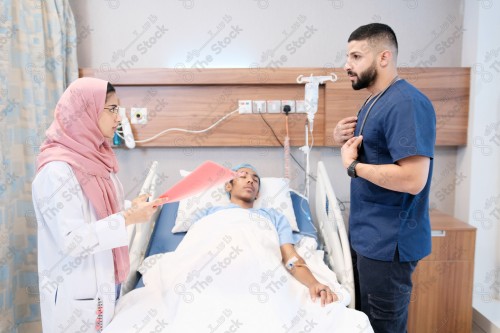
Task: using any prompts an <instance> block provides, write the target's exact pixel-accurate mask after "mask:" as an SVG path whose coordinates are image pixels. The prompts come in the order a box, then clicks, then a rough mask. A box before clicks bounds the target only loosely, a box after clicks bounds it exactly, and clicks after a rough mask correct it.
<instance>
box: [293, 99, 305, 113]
mask: <svg viewBox="0 0 500 333" xmlns="http://www.w3.org/2000/svg"><path fill="white" fill-rule="evenodd" d="M295 112H296V113H306V102H305V101H304V100H300V101H295Z"/></svg>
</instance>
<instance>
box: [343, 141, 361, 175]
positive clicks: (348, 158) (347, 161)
mask: <svg viewBox="0 0 500 333" xmlns="http://www.w3.org/2000/svg"><path fill="white" fill-rule="evenodd" d="M361 141H363V136H362V135H360V136H355V137H353V138H350V139H349V140H347V142H346V143H344V145H343V146H342V148H341V149H340V154H341V155H342V164H343V165H344V168H346V169H347V168H348V167H349V165H351V163H352V162H353V161H354V160H356V159H357V158H358V148H359V145H360V144H361Z"/></svg>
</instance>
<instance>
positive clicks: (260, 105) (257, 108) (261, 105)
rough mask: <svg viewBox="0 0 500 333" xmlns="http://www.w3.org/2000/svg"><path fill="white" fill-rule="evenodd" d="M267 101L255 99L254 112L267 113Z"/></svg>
mask: <svg viewBox="0 0 500 333" xmlns="http://www.w3.org/2000/svg"><path fill="white" fill-rule="evenodd" d="M266 112H267V103H266V101H253V113H266Z"/></svg>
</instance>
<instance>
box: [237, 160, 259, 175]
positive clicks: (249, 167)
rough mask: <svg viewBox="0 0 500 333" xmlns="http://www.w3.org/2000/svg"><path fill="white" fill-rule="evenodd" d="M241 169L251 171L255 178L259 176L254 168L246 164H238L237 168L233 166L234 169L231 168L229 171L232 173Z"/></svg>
mask: <svg viewBox="0 0 500 333" xmlns="http://www.w3.org/2000/svg"><path fill="white" fill-rule="evenodd" d="M242 168H247V169H250V170H253V172H255V173H256V174H257V176H259V173H258V172H257V169H255V167H254V166H253V165H251V164H248V163H240V164H238V165H237V166H235V167H234V168H232V169H231V170H233V171H235V172H236V171H238V170H239V169H242Z"/></svg>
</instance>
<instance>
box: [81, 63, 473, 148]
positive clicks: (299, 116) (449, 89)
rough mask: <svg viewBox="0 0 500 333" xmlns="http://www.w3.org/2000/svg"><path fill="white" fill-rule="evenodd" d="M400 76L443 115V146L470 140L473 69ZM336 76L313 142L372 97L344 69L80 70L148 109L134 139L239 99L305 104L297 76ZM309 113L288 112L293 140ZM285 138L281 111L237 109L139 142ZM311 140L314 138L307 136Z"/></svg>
mask: <svg viewBox="0 0 500 333" xmlns="http://www.w3.org/2000/svg"><path fill="white" fill-rule="evenodd" d="M399 72H400V76H401V77H403V78H405V79H407V80H409V81H410V82H411V83H412V84H414V85H415V86H417V88H419V89H421V90H422V91H423V92H424V93H425V94H426V95H427V96H428V97H429V98H430V99H431V101H432V103H433V105H434V108H435V109H436V116H437V142H436V144H437V145H439V146H460V145H465V144H466V139H467V119H468V107H469V86H470V84H469V80H470V69H469V68H401V69H400V70H399ZM331 73H335V74H336V75H337V77H338V80H337V81H336V82H326V84H324V85H320V87H319V100H318V110H317V113H316V114H315V117H314V130H313V134H312V136H313V137H314V145H315V146H333V145H334V143H333V140H332V133H333V129H334V127H335V125H336V123H337V122H338V120H339V119H342V118H343V117H346V116H351V115H355V114H356V113H357V111H358V109H359V107H360V106H361V104H362V103H363V101H364V100H365V98H366V97H367V96H368V92H367V91H366V90H362V91H354V90H353V89H352V88H351V85H350V83H349V81H348V80H347V77H346V75H345V73H344V71H343V69H341V68H260V69H255V68H249V69H244V68H236V69H232V68H221V69H209V68H206V69H167V68H157V69H153V68H148V69H129V70H127V71H123V70H119V69H116V70H109V69H108V70H106V71H101V70H99V69H96V68H83V69H80V76H81V77H83V76H91V77H98V78H102V79H105V80H108V81H110V82H111V83H113V85H114V86H115V87H116V89H117V93H118V95H119V98H120V105H121V106H122V107H125V108H126V109H127V113H130V110H131V109H132V108H146V109H147V122H145V123H141V124H133V125H132V132H133V134H134V137H135V140H136V141H141V140H145V139H148V138H151V137H152V136H154V135H156V134H158V133H160V132H162V131H164V130H166V129H170V128H182V129H189V130H195V131H200V130H203V129H206V128H209V127H210V126H211V125H213V124H214V123H216V122H217V121H218V120H220V119H221V118H222V117H224V116H226V115H228V114H229V113H231V112H232V111H234V110H238V107H239V106H238V101H241V100H249V101H274V100H276V101H286V100H293V101H301V100H304V84H298V83H297V77H299V76H300V75H303V76H310V75H311V74H312V75H313V76H325V75H329V74H331ZM306 119H307V116H306V114H303V113H291V114H289V116H288V125H289V126H288V127H289V136H290V144H291V145H292V146H303V145H304V144H305V124H306ZM271 128H272V129H273V130H274V132H275V134H276V136H277V137H278V139H279V141H280V142H281V143H282V142H283V141H284V137H285V115H284V114H283V113H269V112H266V113H265V114H258V113H252V114H239V112H238V111H236V112H235V113H233V114H231V116H229V117H227V118H226V119H224V120H223V121H221V122H220V123H219V124H218V125H217V126H215V127H213V128H212V129H210V130H209V131H207V132H204V133H201V134H192V133H185V132H179V131H170V132H167V133H165V134H164V135H161V136H159V137H157V138H156V139H154V140H151V141H149V142H146V143H137V147H141V146H143V147H176V146H178V147H220V146H228V147H231V146H232V147H266V146H267V147H270V146H279V145H280V142H279V141H278V139H276V137H275V135H274V134H273V131H272V130H271ZM309 143H311V135H310V134H309Z"/></svg>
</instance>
